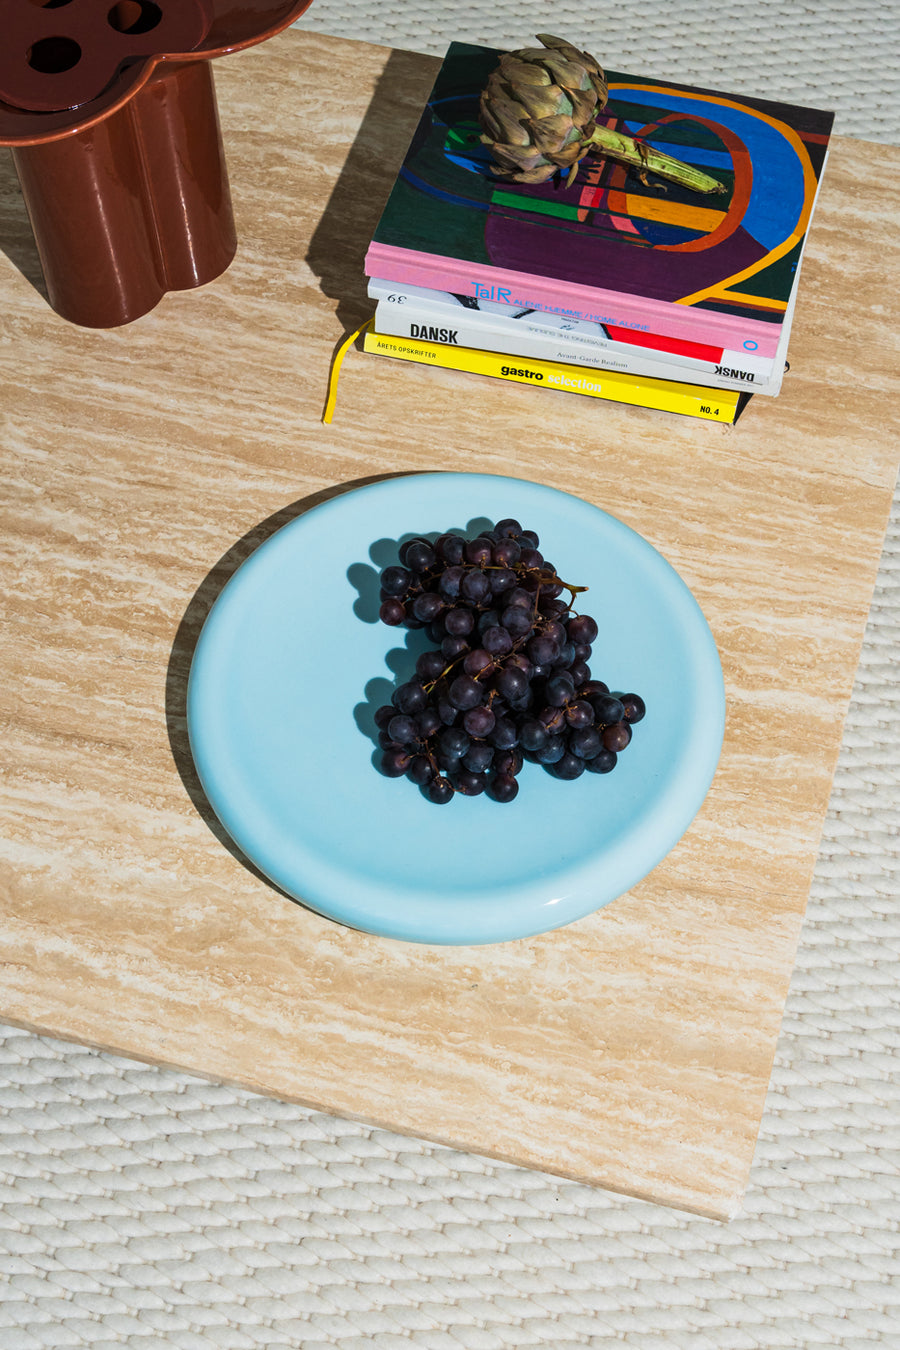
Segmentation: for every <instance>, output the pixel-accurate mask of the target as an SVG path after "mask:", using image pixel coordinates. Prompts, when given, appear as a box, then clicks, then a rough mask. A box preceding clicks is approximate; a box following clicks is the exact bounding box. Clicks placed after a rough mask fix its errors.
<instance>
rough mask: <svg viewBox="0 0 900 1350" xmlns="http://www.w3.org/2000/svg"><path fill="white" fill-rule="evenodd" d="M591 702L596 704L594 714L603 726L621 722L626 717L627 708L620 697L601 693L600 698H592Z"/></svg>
mask: <svg viewBox="0 0 900 1350" xmlns="http://www.w3.org/2000/svg"><path fill="white" fill-rule="evenodd" d="M591 703H592V704H593V706H594V716H595V718H596V719H597V721H598V722H599V723H600V724H601V726H605V727H608V726H612V724H613V723H614V722H621V721H622V720H623V718H624V717H625V709H624V708H623V706H622V704H621V702H620V701H619V699H617V698H615V697H614V696H613V695H612V694H601V695H600V696H599V698H592V699H591ZM611 748H614V747H611Z"/></svg>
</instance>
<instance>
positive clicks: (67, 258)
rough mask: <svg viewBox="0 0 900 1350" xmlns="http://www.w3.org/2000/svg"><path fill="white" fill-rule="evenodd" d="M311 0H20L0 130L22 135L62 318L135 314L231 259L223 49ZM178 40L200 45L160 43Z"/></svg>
mask: <svg viewBox="0 0 900 1350" xmlns="http://www.w3.org/2000/svg"><path fill="white" fill-rule="evenodd" d="M310 3H311V0H280V2H279V0H155V3H151V0H120V2H119V3H112V2H111V0H48V2H47V3H43V4H41V3H40V0H37V2H36V3H35V0H17V3H16V4H14V5H13V6H12V8H11V9H10V10H9V13H11V14H12V15H13V19H12V20H11V21H10V23H9V25H8V27H7V33H6V35H5V37H4V44H5V45H4V49H3V52H2V53H0V145H8V146H11V147H12V152H13V159H14V161H15V166H16V171H17V173H18V176H19V181H20V183H21V186H22V192H23V195H24V198H25V203H26V206H27V208H28V214H29V217H30V219H31V225H32V229H33V231H34V236H35V241H36V244H37V247H38V252H39V254H40V258H41V265H42V267H43V272H44V279H45V282H46V285H47V291H48V295H49V297H50V303H51V304H52V306H53V308H54V309H55V310H56V311H57V312H58V313H59V314H61V315H62V316H63V317H64V318H66V319H69V320H70V321H71V322H73V323H77V324H81V325H83V326H85V327H91V328H111V327H115V326H117V325H119V324H124V323H129V322H131V321H132V320H133V319H136V318H139V317H140V316H141V315H142V314H146V313H147V312H148V311H149V310H151V309H153V307H154V306H155V305H156V304H158V302H159V301H160V300H161V299H162V297H163V295H165V293H166V292H167V291H170V290H185V289H189V288H191V287H194V286H200V285H203V284H204V283H205V282H208V281H212V280H213V279H214V278H215V277H217V276H219V275H220V273H221V272H223V271H224V270H225V268H226V267H227V266H228V264H229V263H230V262H231V259H232V258H233V257H234V253H235V249H236V247H237V238H236V234H235V228H234V217H233V214H232V209H231V196H230V192H229V187H228V174H227V169H226V165H225V155H224V149H223V145H222V135H221V130H220V127H219V117H218V109H217V106H216V96H215V88H214V84H213V76H212V70H211V67H210V65H209V62H210V60H211V59H212V58H213V57H217V56H224V55H227V54H228V53H229V52H235V51H240V50H242V49H243V48H245V47H249V46H253V45H254V44H255V43H257V42H262V41H263V40H264V39H265V38H268V37H272V36H273V35H274V34H275V33H278V32H280V31H281V30H282V29H284V28H286V27H287V26H288V25H289V24H291V23H292V22H293V21H294V20H295V19H297V18H299V16H300V15H301V14H302V13H303V12H304V11H305V10H306V9H308V8H309V5H310ZM164 41H171V42H177V41H185V42H191V43H192V44H193V45H192V46H191V48H190V49H189V50H181V49H179V50H177V51H176V50H170V51H161V50H159V47H160V45H161V44H162V43H163V42H164ZM73 100H74V102H73ZM54 103H56V104H59V105H65V106H56V107H53V106H52V105H53V104H54Z"/></svg>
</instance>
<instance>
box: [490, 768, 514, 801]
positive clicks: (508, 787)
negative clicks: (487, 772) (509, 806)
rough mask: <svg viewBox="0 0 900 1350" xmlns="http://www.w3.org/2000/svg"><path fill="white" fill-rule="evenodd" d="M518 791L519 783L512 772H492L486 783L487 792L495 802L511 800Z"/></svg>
mask: <svg viewBox="0 0 900 1350" xmlns="http://www.w3.org/2000/svg"><path fill="white" fill-rule="evenodd" d="M518 791H519V784H518V781H517V779H516V778H515V777H514V775H513V774H506V773H496V774H492V775H491V778H490V781H489V782H488V785H487V794H488V796H489V797H491V798H492V799H493V800H494V801H495V802H503V803H506V802H511V801H512V800H513V798H514V797H516V796H517V795H518Z"/></svg>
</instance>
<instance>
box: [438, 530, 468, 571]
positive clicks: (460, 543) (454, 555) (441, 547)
mask: <svg viewBox="0 0 900 1350" xmlns="http://www.w3.org/2000/svg"><path fill="white" fill-rule="evenodd" d="M433 547H434V551H435V553H436V554H437V556H438V557H439V558H440V559H441V561H442V562H445V563H448V564H449V565H450V566H451V567H452V566H455V565H456V564H458V563H461V562H462V560H463V558H464V557H465V555H466V541H465V539H463V537H462V535H461V534H442V535H441V536H440V538H439V539H435V541H434V545H433Z"/></svg>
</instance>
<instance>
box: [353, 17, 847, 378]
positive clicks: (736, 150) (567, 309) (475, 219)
mask: <svg viewBox="0 0 900 1350" xmlns="http://www.w3.org/2000/svg"><path fill="white" fill-rule="evenodd" d="M500 55H501V53H500V52H498V51H496V50H495V49H493V48H490V47H476V46H471V45H469V44H466V43H456V42H455V43H452V44H451V46H450V48H449V50H448V52H447V55H446V57H445V58H444V61H443V63H442V65H441V69H440V71H439V73H438V76H437V80H436V82H435V85H434V88H433V90H432V93H431V95H430V97H429V99H428V103H427V105H426V107H425V110H424V112H423V115H422V118H421V119H420V122H419V125H418V128H417V130H416V132H415V135H414V136H413V139H412V143H411V144H410V147H409V149H408V151H407V153H406V157H405V159H404V162H403V165H402V167H401V169H400V173H399V175H398V177H397V180H396V182H395V184H394V186H393V189H392V191H391V194H390V197H389V199H388V202H387V204H386V206H385V209H384V211H383V213H382V216H381V219H380V221H379V223H378V227H377V229H376V231H375V234H374V237H373V239H372V242H371V245H370V247H369V249H368V252H367V254H366V261H365V270H366V274H367V275H368V276H369V277H373V278H378V279H382V280H385V281H390V282H394V283H397V284H400V285H414V286H425V287H430V288H433V289H437V290H444V291H451V292H454V293H457V294H463V295H471V296H474V297H477V298H481V299H487V300H494V301H499V302H501V303H505V304H510V305H516V306H527V307H530V308H532V309H539V310H545V311H547V312H548V313H562V314H569V315H571V316H573V317H575V318H579V319H585V320H589V321H591V322H594V323H600V324H604V325H611V326H615V327H618V328H622V329H631V330H633V331H635V332H636V333H641V332H647V333H657V334H663V335H669V336H672V337H675V338H684V339H686V340H694V341H698V342H705V343H710V344H712V345H718V346H721V347H723V348H727V349H729V350H731V351H743V352H747V353H755V354H757V355H758V356H761V357H769V358H772V357H774V356H775V352H776V348H777V346H778V340H779V336H780V330H781V326H782V323H783V321H784V316H785V312H786V309H787V305H788V301H789V299H790V296H791V293H792V289H793V286H794V283H795V279H796V275H797V270H798V265H799V261H800V258H801V255H802V253H803V249H804V245H805V242H806V238H807V231H808V227H809V222H810V218H811V216H812V212H813V208H814V205H815V200H816V194H817V191H818V186H819V182H820V179H821V174H822V169H823V166H824V163H825V158H826V155H827V150H828V141H829V137H830V134H831V128H832V124H833V121H834V114H833V113H831V112H825V111H821V110H818V109H815V108H800V107H795V106H793V105H789V104H784V103H774V102H771V101H768V100H765V99H758V98H753V97H750V96H747V95H734V94H723V93H717V92H715V91H712V90H705V89H697V88H694V87H691V86H688V85H680V84H675V83H673V82H672V81H657V80H652V79H647V78H644V77H635V76H630V75H621V74H618V73H616V72H614V71H607V72H606V74H607V81H608V84H609V102H608V103H607V105H606V107H605V108H604V110H603V112H602V113H601V114H600V117H599V118H598V121H599V122H600V123H602V124H605V125H608V126H611V127H613V128H614V129H615V130H619V131H626V132H627V133H628V134H629V135H632V136H637V137H639V138H640V139H642V140H644V141H647V142H649V143H650V144H651V145H653V146H655V147H657V148H659V149H661V150H665V151H667V152H668V153H669V154H673V155H675V156H676V157H677V158H678V159H680V160H682V161H685V162H687V163H690V164H695V165H696V166H697V167H699V168H702V169H703V170H705V171H706V172H707V173H710V174H712V175H713V176H715V177H717V178H718V179H719V180H720V181H721V182H722V183H723V185H724V186H725V188H726V193H725V194H723V195H721V196H719V195H717V196H715V197H711V198H710V197H704V196H700V195H698V194H697V193H694V192H691V191H689V190H686V189H684V188H682V187H680V186H677V185H675V184H672V183H662V182H661V181H660V180H658V179H653V178H652V176H651V177H650V178H649V179H648V181H647V182H646V183H645V182H642V181H641V177H640V175H638V174H636V173H635V172H634V171H632V170H628V169H627V168H626V167H625V166H623V165H620V164H615V163H613V162H612V161H609V160H602V159H595V158H593V157H591V156H588V157H587V158H586V159H585V160H583V161H582V163H581V166H580V168H579V171H578V176H577V178H576V179H575V182H574V183H573V185H572V186H571V187H569V188H566V187H564V186H563V183H562V181H561V180H560V178H559V176H557V178H555V179H553V180H551V181H550V182H548V183H541V184H515V183H506V182H501V181H499V180H498V179H496V178H494V177H493V175H492V174H491V172H490V168H489V163H490V160H489V155H488V151H487V148H486V147H485V146H484V145H483V144H482V142H481V140H480V131H479V126H478V97H479V94H480V92H481V89H482V88H483V87H484V84H485V83H486V81H487V78H488V75H489V74H490V72H491V70H492V69H493V68H494V66H495V65H496V64H497V61H498V60H499V57H500Z"/></svg>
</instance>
